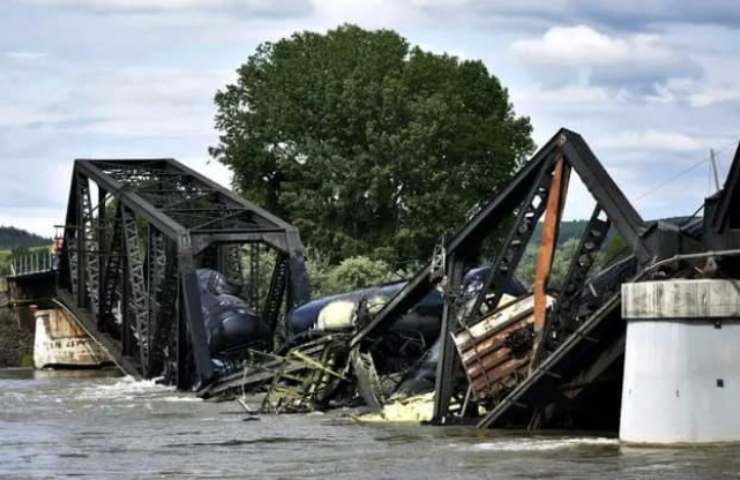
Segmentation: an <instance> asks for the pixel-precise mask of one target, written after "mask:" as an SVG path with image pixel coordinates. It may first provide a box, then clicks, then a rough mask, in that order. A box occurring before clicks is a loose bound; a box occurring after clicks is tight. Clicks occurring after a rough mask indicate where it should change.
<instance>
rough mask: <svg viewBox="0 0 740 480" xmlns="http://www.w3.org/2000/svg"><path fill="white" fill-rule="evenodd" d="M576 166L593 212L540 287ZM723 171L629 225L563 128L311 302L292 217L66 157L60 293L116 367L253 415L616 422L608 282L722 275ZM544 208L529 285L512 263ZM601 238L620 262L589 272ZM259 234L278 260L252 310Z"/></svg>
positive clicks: (201, 187)
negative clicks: (358, 286)
mask: <svg viewBox="0 0 740 480" xmlns="http://www.w3.org/2000/svg"><path fill="white" fill-rule="evenodd" d="M739 152H740V150H739ZM573 173H575V174H577V175H578V176H579V177H580V179H581V181H582V182H583V184H584V185H585V186H586V188H587V189H588V191H589V192H590V193H591V195H592V196H593V199H594V201H595V207H594V210H593V214H592V215H591V217H590V220H589V221H588V224H587V226H586V228H585V229H584V231H583V233H582V236H581V238H580V241H579V243H578V247H577V250H576V252H575V254H574V255H573V257H572V260H571V261H570V266H569V268H568V270H567V274H566V276H565V278H564V280H563V281H562V284H561V285H560V286H559V288H554V286H553V285H552V284H550V283H549V282H548V280H549V275H550V270H551V266H552V262H553V257H554V255H555V254H556V251H557V242H556V240H557V233H558V225H559V222H560V217H561V214H562V212H563V208H564V205H565V201H566V193H567V190H568V184H569V179H570V177H571V175H572V174H573ZM738 177H740V153H738V154H737V155H736V157H735V161H734V163H733V166H732V168H731V171H730V175H729V176H728V180H727V183H726V185H725V188H724V189H723V190H722V191H720V192H719V193H717V194H716V195H715V196H713V197H710V198H708V199H707V200H706V203H705V208H704V215H703V217H691V218H686V219H683V220H682V221H680V222H675V221H674V222H664V221H657V222H646V221H644V220H643V219H642V218H641V217H640V215H639V214H638V213H637V211H636V210H635V209H634V208H633V207H632V205H631V204H630V203H629V202H628V200H627V199H626V197H625V196H624V195H623V194H622V192H621V191H620V189H619V188H618V186H617V185H616V184H615V183H614V181H613V180H612V179H611V177H610V176H609V175H608V174H607V172H606V171H605V170H604V168H603V166H602V165H601V163H600V162H599V161H598V159H597V158H596V157H595V155H594V154H593V153H592V152H591V150H590V148H589V147H588V145H587V144H586V142H585V141H584V140H583V139H582V138H581V136H580V135H578V134H577V133H575V132H572V131H569V130H565V129H562V130H560V131H559V132H557V133H556V134H555V135H554V136H553V137H552V138H551V139H550V141H548V142H547V143H546V144H545V145H544V146H543V147H542V148H541V149H540V150H539V151H538V152H537V153H536V154H535V155H534V156H533V157H532V158H531V159H530V160H529V161H528V162H526V163H525V164H524V165H523V166H522V167H521V169H520V170H519V171H518V172H517V173H516V175H515V176H514V177H513V179H512V180H511V182H510V183H509V184H508V185H507V186H506V187H505V188H504V189H503V190H502V191H500V192H498V193H496V194H495V195H494V196H493V197H492V198H491V199H490V200H489V201H488V202H487V203H485V204H481V205H480V207H479V208H478V209H477V211H476V212H475V213H474V214H472V215H471V216H470V217H469V218H468V220H467V222H466V223H465V225H464V226H463V227H462V228H461V229H460V230H459V231H458V232H457V233H456V234H455V235H453V236H451V237H450V238H449V239H447V240H446V241H445V242H444V243H442V244H440V245H439V247H438V248H437V249H436V250H435V252H434V254H433V256H432V259H431V261H430V262H429V263H428V264H427V265H426V266H425V267H424V268H422V269H421V270H420V271H419V272H418V273H417V274H416V275H415V276H414V277H413V278H411V279H410V280H408V281H407V282H399V283H394V284H389V285H384V286H380V287H376V288H370V289H365V290H362V291H358V292H350V293H347V294H342V295H337V296H333V297H329V298H324V299H319V300H315V301H313V302H308V300H309V290H308V281H307V278H306V273H305V271H306V270H305V266H304V263H303V256H302V252H301V245H300V239H299V237H298V233H297V231H296V230H295V229H294V228H293V227H291V226H290V225H289V224H287V223H285V222H283V221H282V220H280V219H277V218H276V217H274V216H272V215H270V214H269V213H267V212H265V211H264V210H262V209H260V208H259V207H257V206H255V205H253V204H251V203H250V202H247V201H245V200H243V199H241V198H240V197H238V196H236V195H234V194H232V193H231V192H228V191H227V190H225V189H223V188H221V187H218V186H217V185H215V184H213V183H211V182H209V181H207V180H206V179H204V178H202V177H200V176H199V175H198V174H196V173H195V172H192V171H190V170H189V169H187V168H185V167H183V166H182V165H180V164H177V163H176V162H174V161H171V160H151V161H139V162H125V161H121V162H110V161H95V160H90V161H78V162H77V164H76V167H75V174H74V178H73V184H72V194H71V197H70V208H69V212H68V218H67V230H66V241H65V248H64V251H63V256H62V259H63V261H62V276H61V278H62V282H61V291H62V295H61V298H62V300H63V301H64V303H65V304H66V305H67V307H68V308H70V309H71V310H73V311H75V313H76V315H77V316H78V317H79V318H82V319H83V321H84V322H85V323H87V324H88V325H89V327H90V329H92V330H95V329H98V330H99V331H100V332H104V336H107V337H111V338H104V341H107V342H108V344H109V346H110V348H111V349H113V350H114V356H115V357H116V358H118V359H119V361H120V362H121V363H124V364H125V367H126V369H127V370H128V371H131V372H134V373H135V374H138V375H140V376H144V377H154V376H160V375H165V378H166V379H167V380H168V381H170V382H172V383H176V384H177V385H178V387H180V388H194V389H195V390H197V392H198V394H199V395H200V396H202V397H203V398H207V399H216V400H224V399H233V398H236V397H240V396H242V395H244V394H247V393H256V392H260V393H263V394H264V400H263V402H262V406H261V411H263V412H305V411H309V410H313V409H327V408H332V407H336V406H343V405H362V404H364V405H366V406H367V407H368V408H369V409H371V410H375V411H379V410H381V409H383V407H386V408H387V407H388V405H390V404H393V403H394V402H404V401H409V399H412V401H417V400H418V399H420V398H423V399H425V400H424V401H425V402H427V404H428V403H429V402H433V404H431V405H428V406H429V411H428V412H427V414H424V415H421V416H419V417H418V419H423V420H430V421H431V423H434V424H450V423H474V424H476V425H477V426H478V427H480V428H488V427H515V428H528V429H538V428H554V427H566V428H594V429H614V428H616V425H617V423H618V419H619V401H620V391H621V369H622V363H623V357H624V342H625V323H624V321H623V320H622V319H621V312H620V286H621V284H622V283H623V282H625V281H628V280H631V281H639V280H646V279H655V278H667V277H687V278H689V277H701V276H728V275H729V276H735V277H736V276H737V275H736V273H737V267H738V263H737V260H736V257H735V255H737V254H738V251H736V250H735V249H737V248H740V233H738V230H737V229H738V228H740V215H738V213H737V212H738V211H739V210H738V209H737V208H735V209H733V208H732V205H733V204H736V202H737V196H738V194H739V193H738V187H737V184H738V183H740V178H738ZM89 180H94V181H95V183H96V184H97V185H98V187H97V188H98V195H99V199H98V208H97V213H96V212H95V211H94V210H95V209H94V208H93V207H91V205H90V188H89V183H88V182H89ZM101 206H105V208H103V207H101ZM543 215H544V220H543V221H542V238H541V241H540V246H539V250H538V259H537V265H536V272H535V282H534V285H533V288H532V291H531V292H529V291H528V289H526V288H523V287H522V285H521V284H520V283H519V282H518V280H517V278H516V275H515V272H516V269H517V267H518V265H519V263H520V261H521V259H522V256H523V254H524V251H525V248H526V246H527V243H528V242H529V241H530V239H531V237H532V235H533V233H534V230H535V227H536V225H537V224H538V222H540V219H541V218H542V217H543ZM137 218H139V219H140V221H139V223H138V227H137V221H136V219H137ZM142 222H143V224H144V228H145V229H146V234H144V235H142V234H141V233H140V232H139V231H138V230H140V229H141V228H142V227H141V224H142ZM137 228H138V230H137ZM106 232H109V233H107V234H106ZM610 232H613V233H617V234H618V235H619V236H620V237H621V238H622V239H623V241H624V243H625V245H626V246H627V247H628V249H629V250H630V254H629V255H628V256H626V257H623V258H621V259H619V260H618V261H615V262H613V263H612V264H611V265H606V266H604V267H603V268H601V270H599V271H596V272H594V271H593V270H594V268H593V267H594V264H595V262H596V257H597V255H598V254H599V252H600V251H602V249H603V247H604V245H605V243H606V240H607V238H609V236H610ZM613 233H611V234H613ZM256 245H263V246H266V247H263V248H267V249H269V250H270V251H272V252H274V254H275V255H276V257H275V258H276V260H275V262H274V265H275V266H274V269H273V274H272V282H271V285H270V288H269V289H268V291H267V293H266V295H265V297H266V298H265V303H264V305H263V306H262V307H261V308H260V307H259V305H258V302H257V300H258V297H259V292H257V291H256V286H255V279H256V278H257V277H258V275H259V269H260V268H261V267H260V266H259V259H260V251H259V250H258V249H257V248H259V247H255V246H256ZM120 252H125V253H126V254H125V255H120ZM121 258H123V259H124V261H121V260H120V259H121ZM483 258H486V259H488V260H489V261H490V262H489V263H490V265H489V266H487V267H481V266H480V265H481V262H482V259H483ZM245 264H248V265H249V275H245V274H244V272H243V271H242V268H243V265H245ZM172 312H175V315H174V316H173V315H172Z"/></svg>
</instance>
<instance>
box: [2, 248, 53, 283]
mask: <svg viewBox="0 0 740 480" xmlns="http://www.w3.org/2000/svg"><path fill="white" fill-rule="evenodd" d="M9 263H10V276H11V277H18V276H20V275H33V274H35V273H44V272H50V271H53V270H56V269H57V266H58V263H59V257H57V256H56V255H54V254H52V253H51V252H49V251H41V252H30V253H24V254H23V255H17V256H13V257H10V261H9Z"/></svg>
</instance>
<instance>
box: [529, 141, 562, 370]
mask: <svg viewBox="0 0 740 480" xmlns="http://www.w3.org/2000/svg"><path fill="white" fill-rule="evenodd" d="M569 170H570V169H569V167H568V166H567V165H566V163H565V158H564V157H563V156H562V154H561V155H559V156H558V159H557V160H556V162H555V171H554V173H553V179H552V183H551V184H550V192H549V194H548V196H547V212H546V214H545V222H544V225H543V228H542V240H541V242H540V250H539V254H538V257H537V269H536V270H535V280H534V347H533V350H534V351H536V350H537V347H538V345H539V343H540V341H541V340H542V331H543V330H544V328H545V322H546V315H547V297H546V295H547V282H548V280H549V278H550V271H551V270H552V260H553V257H554V255H555V242H557V239H558V225H559V224H560V215H561V214H562V211H563V204H564V203H565V202H564V199H565V194H566V191H567V189H568V177H569ZM532 358H534V356H533V357H532Z"/></svg>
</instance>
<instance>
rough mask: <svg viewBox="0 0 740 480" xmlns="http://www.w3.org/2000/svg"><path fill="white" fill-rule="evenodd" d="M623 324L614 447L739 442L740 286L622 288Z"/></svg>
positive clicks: (688, 283) (683, 283) (700, 283)
mask: <svg viewBox="0 0 740 480" xmlns="http://www.w3.org/2000/svg"><path fill="white" fill-rule="evenodd" d="M622 317H623V318H624V319H625V320H626V321H627V341H626V348H625V364H624V382H623V385H622V411H621V420H620V428H619V437H620V439H621V440H623V441H625V442H633V443H651V444H666V443H711V442H740V412H739V411H738V408H740V281H736V280H721V279H703V280H667V281H657V282H643V283H632V284H625V285H623V286H622Z"/></svg>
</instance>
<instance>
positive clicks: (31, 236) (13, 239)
mask: <svg viewBox="0 0 740 480" xmlns="http://www.w3.org/2000/svg"><path fill="white" fill-rule="evenodd" d="M49 244H51V239H49V238H44V237H42V236H40V235H36V234H35V233H31V232H27V231H26V230H21V229H19V228H15V227H5V226H0V250H12V249H14V248H18V247H36V246H40V245H49Z"/></svg>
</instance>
